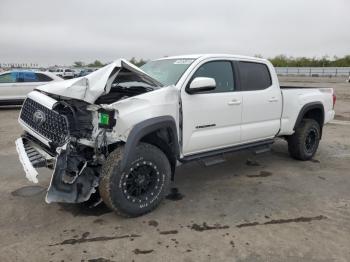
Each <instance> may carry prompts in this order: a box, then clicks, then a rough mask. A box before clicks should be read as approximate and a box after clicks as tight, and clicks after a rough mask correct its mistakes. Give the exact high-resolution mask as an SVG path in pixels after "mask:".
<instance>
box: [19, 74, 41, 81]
mask: <svg viewBox="0 0 350 262" xmlns="http://www.w3.org/2000/svg"><path fill="white" fill-rule="evenodd" d="M17 82H38V79H37V77H36V75H35V73H34V72H19V73H18V74H17Z"/></svg>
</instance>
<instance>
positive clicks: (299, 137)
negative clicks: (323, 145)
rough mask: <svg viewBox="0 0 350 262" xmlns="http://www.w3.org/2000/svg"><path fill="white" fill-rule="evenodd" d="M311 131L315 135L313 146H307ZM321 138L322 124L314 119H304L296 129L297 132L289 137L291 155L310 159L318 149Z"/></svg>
mask: <svg viewBox="0 0 350 262" xmlns="http://www.w3.org/2000/svg"><path fill="white" fill-rule="evenodd" d="M310 132H311V133H312V135H314V136H315V137H314V142H313V145H312V147H311V148H309V147H308V146H307V144H308V143H307V139H310V138H309V137H308V136H310ZM320 138H321V131H320V125H319V124H318V123H317V122H316V121H315V120H313V119H303V120H302V121H301V123H300V125H299V126H298V127H297V128H296V129H295V133H294V134H293V135H291V136H289V137H288V139H287V141H288V151H289V154H290V156H291V157H293V158H295V159H298V160H303V161H306V160H310V159H311V158H312V157H313V156H314V155H315V153H316V151H317V148H318V145H319V142H320Z"/></svg>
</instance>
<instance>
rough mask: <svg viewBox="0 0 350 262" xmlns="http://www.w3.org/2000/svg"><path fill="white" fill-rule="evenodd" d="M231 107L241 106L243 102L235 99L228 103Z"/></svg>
mask: <svg viewBox="0 0 350 262" xmlns="http://www.w3.org/2000/svg"><path fill="white" fill-rule="evenodd" d="M227 104H228V105H229V106H233V105H240V104H241V101H239V100H237V99H233V100H231V101H230V102H228V103H227Z"/></svg>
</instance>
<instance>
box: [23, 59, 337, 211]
mask: <svg viewBox="0 0 350 262" xmlns="http://www.w3.org/2000/svg"><path fill="white" fill-rule="evenodd" d="M334 103H335V96H334V93H333V90H332V89H331V88H295V87H280V86H279V82H278V78H277V75H276V73H275V70H274V68H273V66H272V64H271V63H270V62H269V61H267V60H264V59H258V58H252V57H243V56H235V55H187V56H176V57H166V58H161V59H158V60H155V61H150V62H148V63H147V64H145V65H144V66H142V67H141V69H140V68H137V67H135V66H134V65H132V64H130V63H129V62H127V61H126V60H124V59H119V60H117V61H115V62H113V63H111V64H109V65H107V66H105V67H103V68H101V69H99V70H97V71H95V72H93V73H91V74H89V75H87V76H84V77H80V78H76V79H72V80H66V81H62V82H54V83H51V84H47V85H44V86H40V87H38V88H36V90H35V91H33V92H31V93H29V95H28V97H27V99H26V101H25V102H24V105H23V108H22V111H21V113H20V117H19V123H20V124H21V126H22V127H23V129H24V133H23V135H22V137H21V138H19V139H17V141H16V147H17V151H18V153H19V158H20V161H21V163H22V164H23V167H24V170H25V173H26V177H27V178H28V179H29V180H30V181H33V182H38V180H37V174H38V173H37V171H36V168H38V167H49V168H52V169H53V175H52V178H51V183H50V185H49V188H48V191H47V195H46V201H47V202H48V203H50V202H68V203H78V202H83V201H87V200H88V199H89V198H90V197H91V195H92V194H94V196H97V197H100V198H101V199H102V200H103V201H104V202H105V203H106V205H107V206H108V207H110V208H111V209H113V210H114V211H116V212H117V213H119V214H121V215H124V216H129V217H133V216H139V215H142V214H144V213H147V212H149V211H151V210H152V209H154V208H155V207H156V206H157V205H158V204H159V203H160V201H161V200H162V199H163V198H164V196H165V195H166V194H167V193H168V190H169V186H170V181H171V180H172V179H173V176H174V171H175V168H176V167H177V166H178V165H180V164H183V163H186V162H188V161H193V160H199V159H205V158H208V157H213V156H217V155H222V154H224V153H227V152H232V151H237V150H241V149H248V148H255V149H258V150H260V149H264V148H266V147H268V146H270V145H271V144H272V143H273V142H274V140H275V138H276V137H282V138H285V139H286V140H287V141H288V149H289V153H290V155H291V156H292V157H293V158H295V159H299V160H308V159H311V158H312V157H313V156H314V154H315V152H316V150H317V148H318V144H319V141H320V139H321V137H322V128H323V125H324V124H326V123H327V122H329V121H330V120H332V119H333V117H334Z"/></svg>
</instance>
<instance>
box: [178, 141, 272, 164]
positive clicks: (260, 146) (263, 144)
mask: <svg viewBox="0 0 350 262" xmlns="http://www.w3.org/2000/svg"><path fill="white" fill-rule="evenodd" d="M274 141H275V140H274V139H267V140H263V141H258V142H253V143H248V144H244V145H238V146H233V147H227V148H222V149H217V150H213V151H208V152H204V153H199V154H194V155H189V156H185V157H184V158H182V159H180V160H179V161H180V162H182V163H186V162H190V161H195V160H200V159H204V158H209V157H213V156H217V155H222V154H226V153H231V152H236V151H241V150H246V149H256V150H255V152H258V153H263V152H267V151H268V150H269V149H270V145H271V144H273V142H274Z"/></svg>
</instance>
